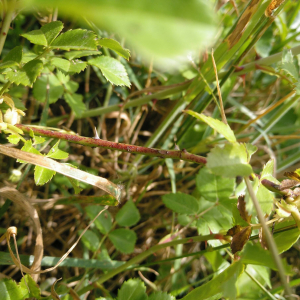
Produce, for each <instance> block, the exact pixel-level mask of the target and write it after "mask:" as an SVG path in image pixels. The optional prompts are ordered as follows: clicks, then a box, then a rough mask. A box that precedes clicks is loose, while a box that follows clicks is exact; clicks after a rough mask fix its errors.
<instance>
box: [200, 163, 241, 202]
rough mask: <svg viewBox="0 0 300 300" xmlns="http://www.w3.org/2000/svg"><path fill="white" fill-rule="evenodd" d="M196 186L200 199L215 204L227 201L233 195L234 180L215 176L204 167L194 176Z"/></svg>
mask: <svg viewBox="0 0 300 300" xmlns="http://www.w3.org/2000/svg"><path fill="white" fill-rule="evenodd" d="M196 185H197V188H198V191H199V192H200V194H201V196H202V197H204V198H205V199H206V200H208V201H212V202H216V201H222V200H228V199H229V197H230V196H231V195H232V193H233V189H234V185H235V179H234V178H225V177H222V176H216V175H214V174H211V173H210V172H209V171H208V169H207V168H206V167H204V168H202V169H201V170H200V171H199V173H198V174H197V176H196Z"/></svg>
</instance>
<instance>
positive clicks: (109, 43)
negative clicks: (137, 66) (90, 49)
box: [98, 38, 130, 59]
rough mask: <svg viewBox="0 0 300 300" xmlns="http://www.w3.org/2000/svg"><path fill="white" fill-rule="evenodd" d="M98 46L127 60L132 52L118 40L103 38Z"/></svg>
mask: <svg viewBox="0 0 300 300" xmlns="http://www.w3.org/2000/svg"><path fill="white" fill-rule="evenodd" d="M98 45H100V46H102V47H106V48H108V49H110V50H113V51H115V52H116V53H117V54H119V55H120V56H122V57H124V58H126V59H129V57H130V51H129V50H128V49H124V48H123V47H122V46H121V45H120V43H119V42H117V41H116V40H113V39H107V38H103V39H100V40H99V41H98Z"/></svg>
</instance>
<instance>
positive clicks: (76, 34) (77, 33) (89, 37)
mask: <svg viewBox="0 0 300 300" xmlns="http://www.w3.org/2000/svg"><path fill="white" fill-rule="evenodd" d="M95 39H96V36H95V34H94V33H93V32H92V31H87V30H83V29H75V30H69V31H67V32H64V33H62V34H61V35H59V36H58V37H57V38H56V39H55V40H54V41H53V42H52V43H51V45H50V47H51V48H55V49H61V50H71V49H73V50H97V43H96V41H95Z"/></svg>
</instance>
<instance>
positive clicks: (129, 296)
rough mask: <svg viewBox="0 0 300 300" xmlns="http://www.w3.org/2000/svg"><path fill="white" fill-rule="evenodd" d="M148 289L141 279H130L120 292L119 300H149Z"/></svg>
mask: <svg viewBox="0 0 300 300" xmlns="http://www.w3.org/2000/svg"><path fill="white" fill-rule="evenodd" d="M147 299H148V296H147V294H146V287H145V285H144V283H143V282H142V281H141V280H140V279H129V280H127V281H126V282H124V283H123V284H122V287H121V288H120V289H119V290H118V300H147Z"/></svg>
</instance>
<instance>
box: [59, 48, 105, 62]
mask: <svg viewBox="0 0 300 300" xmlns="http://www.w3.org/2000/svg"><path fill="white" fill-rule="evenodd" d="M100 54H101V51H95V50H82V51H69V52H66V53H64V56H65V57H66V58H67V59H69V60H71V59H75V58H81V57H84V56H90V55H91V56H92V55H100Z"/></svg>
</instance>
